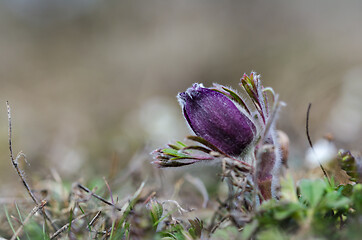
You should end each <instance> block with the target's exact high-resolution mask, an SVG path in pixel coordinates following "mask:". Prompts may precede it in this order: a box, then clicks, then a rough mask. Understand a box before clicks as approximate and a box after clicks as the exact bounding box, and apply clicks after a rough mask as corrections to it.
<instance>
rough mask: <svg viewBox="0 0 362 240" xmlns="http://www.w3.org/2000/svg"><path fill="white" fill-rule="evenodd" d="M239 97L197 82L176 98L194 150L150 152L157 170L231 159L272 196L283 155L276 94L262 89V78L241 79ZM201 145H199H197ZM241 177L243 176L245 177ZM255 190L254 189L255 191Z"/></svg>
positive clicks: (180, 147)
mask: <svg viewBox="0 0 362 240" xmlns="http://www.w3.org/2000/svg"><path fill="white" fill-rule="evenodd" d="M240 86H241V89H240V92H239V93H237V92H236V91H235V90H233V89H231V88H228V87H225V86H222V85H218V84H214V85H213V87H210V88H206V87H204V86H203V85H202V84H199V83H195V84H193V86H192V87H190V88H188V89H187V90H186V91H185V92H181V93H179V94H178V96H177V98H178V100H179V102H180V105H181V107H182V111H183V115H184V117H185V119H186V121H187V123H188V125H189V127H190V128H191V130H192V131H193V132H194V133H195V135H196V136H191V137H188V138H189V140H192V141H194V142H197V143H198V145H191V146H187V145H186V144H184V143H181V142H177V144H169V145H168V148H164V149H157V150H156V151H154V154H155V155H154V158H155V161H154V162H153V163H154V164H156V166H158V167H180V166H184V165H190V164H194V163H197V162H207V161H213V160H219V161H220V160H222V159H225V158H227V159H229V160H231V161H235V162H238V164H241V165H239V166H242V167H241V168H240V167H239V168H238V169H239V170H241V171H242V172H243V174H244V176H245V177H247V174H249V175H250V176H255V178H253V177H252V178H249V180H250V179H252V180H251V181H253V182H254V184H255V188H259V190H260V193H261V194H262V196H263V198H264V199H269V198H271V197H272V196H276V194H275V193H273V189H276V187H277V178H278V175H279V169H280V166H281V162H282V160H281V158H282V155H281V151H280V146H279V143H278V133H277V131H276V129H275V119H276V113H277V112H278V109H279V107H280V105H281V104H280V102H278V100H277V95H276V94H275V93H274V91H273V89H271V88H264V87H263V86H262V84H261V81H260V76H259V75H257V74H256V73H254V72H252V73H251V74H250V75H246V74H244V76H243V77H242V79H241V82H240ZM199 144H201V145H199ZM243 174H242V175H243ZM256 186H258V187H256Z"/></svg>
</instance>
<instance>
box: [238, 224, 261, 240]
mask: <svg viewBox="0 0 362 240" xmlns="http://www.w3.org/2000/svg"><path fill="white" fill-rule="evenodd" d="M258 227H259V222H258V220H256V219H254V220H253V221H252V222H251V223H249V224H247V225H245V227H244V229H243V233H242V235H241V236H242V239H250V238H251V237H252V235H253V234H254V233H255V231H256V230H257V229H258Z"/></svg>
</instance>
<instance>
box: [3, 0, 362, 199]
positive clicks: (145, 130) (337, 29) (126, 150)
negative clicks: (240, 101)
mask: <svg viewBox="0 0 362 240" xmlns="http://www.w3.org/2000/svg"><path fill="white" fill-rule="evenodd" d="M361 24H362V2H361V1H357V0H356V1H348V2H346V1H338V0H324V1H312V0H304V1H286V0H275V1H257V0H253V1H229V0H224V1H217V0H199V1H193V0H182V1H178V0H174V1H170V0H168V1H165V0H154V1H146V0H138V1H100V0H54V1H47V0H5V1H1V3H0V33H1V34H0V103H1V104H0V157H1V158H0V159H1V161H0V182H1V185H0V195H1V196H13V195H14V194H15V193H14V192H15V191H17V190H19V189H21V190H22V191H23V189H22V187H21V185H20V183H19V179H18V177H17V176H16V174H15V172H14V170H13V168H12V166H11V164H10V160H9V157H8V155H9V154H8V145H7V141H8V137H7V114H6V106H5V101H6V100H8V101H9V102H10V104H11V107H12V117H13V120H12V123H13V132H14V137H13V141H14V146H13V147H14V151H15V152H18V151H20V150H23V151H24V152H25V154H26V155H27V157H28V161H29V162H30V163H31V166H30V167H26V171H27V175H28V177H29V178H31V179H37V178H38V179H41V178H44V177H45V178H46V177H49V175H50V172H51V169H55V170H56V171H57V172H59V174H60V175H61V176H62V178H64V179H70V180H77V179H79V178H91V177H92V176H97V175H107V174H108V173H109V171H110V169H113V171H121V170H122V169H123V168H125V167H126V166H127V165H128V163H129V161H130V159H134V156H135V155H136V156H140V154H141V155H142V154H143V158H142V161H143V164H142V165H141V166H142V167H143V168H145V169H148V168H152V167H151V165H150V164H149V162H150V161H151V160H152V158H151V157H149V156H148V155H147V154H146V153H149V152H150V151H151V150H152V149H153V148H155V147H159V146H162V145H164V144H165V143H167V142H168V141H170V140H178V139H181V140H182V139H183V138H184V136H185V135H187V134H189V132H188V129H187V126H186V124H185V123H184V120H183V119H182V114H181V111H180V108H179V106H178V103H177V101H176V98H175V96H176V94H177V93H178V92H180V91H184V90H185V89H186V88H187V87H189V86H190V85H191V84H192V83H194V82H202V83H204V84H205V85H206V86H209V85H211V84H212V83H213V82H217V83H220V84H225V85H229V86H232V87H234V88H237V86H238V81H239V78H240V77H241V76H242V74H243V73H244V72H246V73H249V72H250V71H252V70H254V71H257V72H258V73H260V74H261V75H262V79H263V81H264V85H266V86H272V87H273V88H274V90H275V91H276V92H278V93H279V94H280V99H282V100H284V101H285V102H286V103H287V107H286V108H284V109H283V111H282V113H281V115H280V117H279V123H278V126H279V128H280V129H282V130H284V131H285V132H286V133H287V134H288V135H289V137H290V141H291V146H290V165H291V167H294V168H298V167H300V166H302V165H303V161H304V156H305V151H306V149H307V140H306V136H305V118H306V111H307V106H308V103H310V102H311V103H313V107H312V110H311V118H310V132H311V137H312V139H313V140H317V139H319V138H322V137H323V135H325V134H326V133H331V134H333V135H334V138H335V140H336V144H337V146H338V147H343V148H349V149H355V150H362V149H361V144H362V138H361V137H360V136H361V134H362V44H361V43H362V28H361ZM1 105H2V107H1ZM115 163H116V164H115Z"/></svg>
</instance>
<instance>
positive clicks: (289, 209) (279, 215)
mask: <svg viewBox="0 0 362 240" xmlns="http://www.w3.org/2000/svg"><path fill="white" fill-rule="evenodd" d="M300 210H304V208H303V206H301V205H300V204H299V203H289V204H287V205H284V206H280V207H278V208H277V209H276V211H275V213H274V218H275V219H276V220H284V219H286V218H288V217H290V216H292V215H293V214H294V213H296V212H298V211H300Z"/></svg>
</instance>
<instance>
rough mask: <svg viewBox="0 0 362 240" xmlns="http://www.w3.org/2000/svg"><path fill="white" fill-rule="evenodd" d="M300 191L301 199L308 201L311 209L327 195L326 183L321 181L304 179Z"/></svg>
mask: <svg viewBox="0 0 362 240" xmlns="http://www.w3.org/2000/svg"><path fill="white" fill-rule="evenodd" d="M299 189H300V193H301V198H302V199H303V200H305V201H307V202H308V203H309V204H310V206H311V207H315V206H317V204H318V203H319V201H320V200H321V198H322V196H323V194H324V193H325V189H326V183H325V182H324V181H322V180H320V179H319V180H308V179H303V180H301V181H300V184H299Z"/></svg>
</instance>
